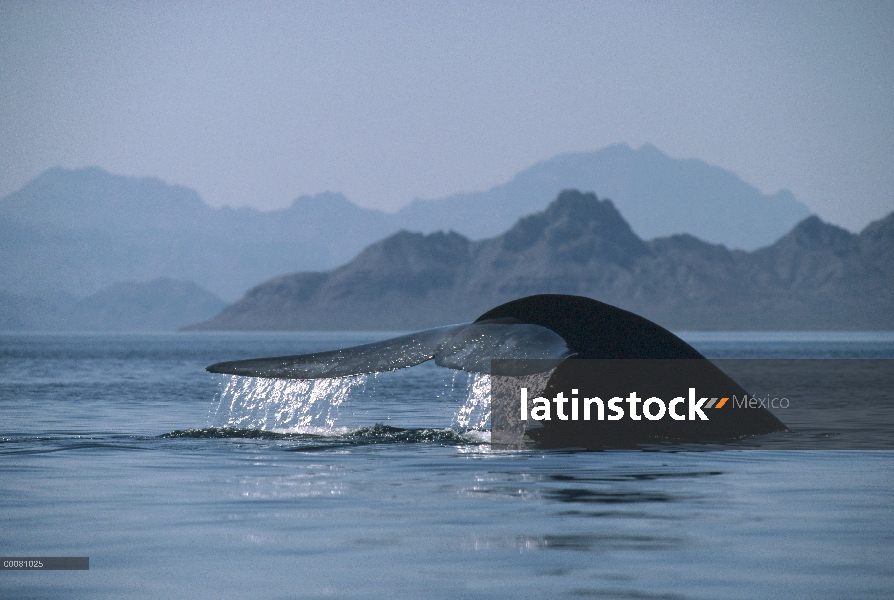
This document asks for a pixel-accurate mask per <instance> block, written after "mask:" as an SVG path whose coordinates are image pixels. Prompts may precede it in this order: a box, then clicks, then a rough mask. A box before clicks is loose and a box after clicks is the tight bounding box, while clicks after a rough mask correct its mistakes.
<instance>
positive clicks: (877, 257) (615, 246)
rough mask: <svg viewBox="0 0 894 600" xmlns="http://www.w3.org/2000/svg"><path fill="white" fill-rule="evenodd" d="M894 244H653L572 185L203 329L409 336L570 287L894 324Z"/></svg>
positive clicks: (624, 303)
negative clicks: (539, 202)
mask: <svg viewBox="0 0 894 600" xmlns="http://www.w3.org/2000/svg"><path fill="white" fill-rule="evenodd" d="M892 248H894V213H892V214H891V215H889V216H888V217H886V218H885V219H882V220H880V221H877V222H875V223H873V224H871V225H869V226H868V227H866V229H864V231H863V232H862V233H861V234H859V235H855V234H852V233H849V232H848V231H846V230H844V229H841V228H839V227H835V226H834V225H829V224H827V223H823V222H822V221H821V220H820V219H818V218H817V217H810V218H807V219H805V220H803V221H801V222H800V223H799V224H798V225H797V226H795V227H794V228H793V229H792V230H791V231H790V232H789V233H788V234H786V235H785V236H783V237H782V238H780V239H779V240H778V241H777V242H776V243H775V244H773V245H771V246H768V247H765V248H761V249H759V250H756V251H754V252H745V251H742V250H730V249H728V248H726V247H724V246H722V245H718V244H710V243H707V242H704V241H702V240H699V239H698V238H696V237H694V236H691V235H674V236H669V237H663V238H656V239H654V240H651V241H648V242H646V241H644V240H642V239H641V238H640V237H639V236H637V235H636V234H635V233H634V232H633V230H632V228H631V227H630V225H629V224H628V223H627V222H626V221H625V220H624V219H623V217H622V216H621V214H620V213H619V212H618V210H617V209H616V208H615V206H614V204H613V203H612V202H611V201H608V200H599V199H597V198H596V196H595V195H594V194H583V193H580V192H578V191H574V190H568V191H565V192H563V193H561V194H560V195H559V196H558V198H557V199H556V200H555V201H554V202H553V203H552V204H550V205H549V206H548V207H547V208H546V210H544V211H543V212H540V213H536V214H533V215H530V216H527V217H524V218H522V219H520V220H518V221H517V223H516V224H515V225H514V226H513V227H512V228H511V229H509V230H508V231H506V232H505V233H504V234H502V235H500V236H497V237H494V238H489V239H485V240H481V241H471V240H469V239H468V238H466V237H464V236H462V235H459V234H457V233H455V232H450V233H443V232H436V233H432V234H429V235H423V234H421V233H410V232H406V231H402V232H399V233H397V234H394V235H392V236H390V237H388V238H386V239H383V240H381V241H379V242H376V243H375V244H372V245H371V246H369V247H367V248H366V249H365V250H364V251H363V252H361V253H360V254H359V255H358V256H357V257H356V258H355V259H354V260H353V261H351V262H349V263H347V264H345V265H343V266H341V267H339V268H337V269H334V270H332V271H328V272H304V273H294V274H291V275H285V276H281V277H277V278H275V279H272V280H270V281H268V282H266V283H264V284H262V285H260V286H257V287H255V288H253V289H252V290H250V291H249V292H248V293H247V294H246V295H245V296H244V297H243V298H242V299H241V300H239V301H238V302H236V303H235V304H233V305H231V306H229V307H227V309H225V310H224V311H223V312H222V313H221V314H220V315H218V316H216V317H215V318H213V319H210V320H208V321H206V322H204V323H201V324H199V325H197V326H195V328H196V329H203V330H213V329H237V330H256V329H257V330H274V329H298V330H301V329H305V330H318V329H379V330H386V329H391V330H408V329H416V328H424V327H432V326H436V325H443V324H447V323H455V322H463V321H469V320H473V319H474V318H476V317H477V316H478V315H480V314H481V313H483V312H485V311H486V310H487V309H489V308H491V307H493V306H496V305H498V304H500V303H502V302H506V301H508V300H511V299H514V298H518V297H521V296H525V295H529V294H535V293H567V294H579V295H584V296H589V297H592V298H596V299H598V300H602V301H604V302H608V303H610V304H614V305H616V306H620V307H622V308H626V309H628V310H633V311H634V312H637V313H639V314H642V315H644V316H646V317H648V318H650V319H653V320H655V321H656V322H658V323H660V324H662V325H664V326H666V327H671V328H676V329H851V328H853V329H892V328H894V310H892V308H894V261H892V260H891V255H892V250H891V249H892Z"/></svg>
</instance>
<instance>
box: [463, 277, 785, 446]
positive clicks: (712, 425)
mask: <svg viewBox="0 0 894 600" xmlns="http://www.w3.org/2000/svg"><path fill="white" fill-rule="evenodd" d="M487 320H501V321H503V322H519V323H531V324H535V325H540V326H542V327H546V328H548V329H551V330H552V331H554V332H556V333H557V334H558V335H560V336H561V337H562V338H563V339H564V340H565V341H566V343H567V344H568V346H569V348H570V349H571V350H572V351H574V352H575V353H576V354H575V355H574V356H572V357H570V358H567V359H565V360H564V361H563V362H562V363H561V364H560V365H559V366H558V367H557V368H556V370H555V371H554V372H553V374H552V376H551V377H550V379H549V381H548V383H547V387H546V389H545V390H544V392H543V394H542V396H543V397H544V398H547V399H551V398H554V397H555V396H556V395H557V394H558V393H560V392H561V393H563V394H564V396H565V397H566V398H570V397H571V396H572V390H575V389H576V390H578V392H576V393H575V394H574V396H575V397H578V398H579V401H580V402H583V398H585V397H592V396H594V395H598V396H599V397H600V398H602V399H603V401H605V402H608V400H609V399H610V398H612V397H615V396H617V397H621V398H624V399H625V400H626V398H627V397H628V396H629V395H630V393H631V392H634V391H635V392H636V393H637V396H638V397H639V398H640V399H641V400H645V399H647V398H650V397H653V396H654V397H658V398H661V399H662V400H664V401H665V402H669V401H670V400H671V399H673V398H675V397H684V398H687V402H688V390H689V388H694V389H695V393H696V396H697V399H698V398H701V397H708V398H724V397H726V398H730V400H729V401H727V402H726V403H725V404H724V405H723V407H722V408H719V409H717V408H709V409H703V412H704V413H705V414H706V416H707V417H708V420H706V421H705V420H688V419H687V420H681V421H678V420H673V419H670V418H667V417H665V418H662V419H660V420H655V421H653V420H648V419H645V418H641V419H640V420H638V421H637V420H632V419H629V418H626V415H625V418H624V419H621V420H619V421H608V420H603V421H599V420H595V417H593V419H592V420H589V421H584V420H581V419H579V420H577V421H574V420H571V419H570V418H569V419H568V420H560V419H558V418H557V416H556V415H555V414H553V415H551V416H552V418H551V419H550V420H548V421H540V422H539V423H540V424H541V425H542V427H538V428H529V429H528V430H527V432H526V434H525V435H526V437H527V438H528V439H529V441H530V442H532V443H533V444H534V445H535V446H536V447H541V448H583V449H591V450H596V449H605V448H636V447H641V446H642V445H645V444H662V443H710V442H721V443H722V442H727V441H731V440H738V439H742V438H744V437H747V436H753V435H760V434H765V433H772V432H776V431H785V430H786V427H785V425H784V424H783V423H782V422H781V421H780V420H779V419H777V418H776V417H775V416H774V415H773V414H772V413H771V412H770V411H768V410H766V409H765V408H762V407H757V408H746V407H745V406H743V405H742V404H741V403H739V404H738V405H737V403H736V402H734V401H733V397H734V396H735V397H736V398H737V399H741V398H743V396H744V395H745V394H747V392H746V391H745V390H744V389H743V388H742V387H741V386H740V385H739V384H737V383H736V382H735V381H733V380H732V379H731V378H730V377H729V376H727V375H726V374H725V373H724V372H723V371H721V370H720V369H719V368H717V366H715V365H714V364H713V363H712V362H711V361H710V360H708V359H706V358H705V357H704V356H703V355H702V354H701V353H699V352H698V351H697V350H696V349H695V348H693V347H692V346H690V345H689V344H687V343H686V342H684V341H683V340H682V339H680V338H679V337H677V336H676V335H674V334H673V333H671V332H670V331H668V330H667V329H665V328H663V327H661V326H660V325H657V324H656V323H653V322H652V321H649V320H648V319H645V318H643V317H641V316H639V315H637V314H635V313H632V312H630V311H626V310H623V309H620V308H617V307H615V306H611V305H609V304H605V303H604V302H599V301H597V300H593V299H591V298H586V297H582V296H571V295H563V294H541V295H536V296H528V297H525V298H520V299H518V300H513V301H511V302H507V303H505V304H502V305H500V306H497V307H496V308H493V309H491V310H489V311H487V312H486V313H484V314H483V315H481V317H479V318H478V321H487ZM584 359H591V360H584ZM566 406H567V405H566ZM622 406H623V408H624V409H625V411H626V410H627V409H628V407H629V404H628V403H627V402H626V401H625V402H623V403H622ZM638 406H639V412H640V414H641V412H642V406H643V405H642V403H640V404H639V405H638ZM567 412H568V409H566V413H567ZM678 413H683V414H687V403H684V404H681V405H679V407H678ZM581 414H582V408H581Z"/></svg>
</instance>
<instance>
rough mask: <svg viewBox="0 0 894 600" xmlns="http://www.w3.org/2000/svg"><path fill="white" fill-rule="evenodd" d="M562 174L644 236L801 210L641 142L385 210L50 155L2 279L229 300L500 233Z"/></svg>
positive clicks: (727, 231) (8, 213) (561, 184)
mask: <svg viewBox="0 0 894 600" xmlns="http://www.w3.org/2000/svg"><path fill="white" fill-rule="evenodd" d="M566 187H581V188H584V189H599V190H606V191H605V192H603V193H606V194H607V195H609V196H610V197H612V198H613V199H614V200H615V203H616V205H617V206H619V207H620V208H621V210H622V212H624V214H629V215H631V224H632V225H633V230H634V231H636V232H637V234H638V235H639V237H641V238H649V237H651V236H653V235H667V234H671V233H680V232H688V233H691V234H694V235H698V236H700V237H702V238H704V239H708V240H714V241H722V242H724V243H726V244H727V245H729V246H740V247H744V248H755V247H758V246H760V245H762V244H764V243H766V244H769V243H771V242H772V241H774V240H775V239H776V238H778V237H779V236H780V235H782V234H783V233H785V232H786V231H788V229H790V228H791V227H792V226H793V225H794V224H795V223H796V222H797V221H798V220H800V219H801V218H803V217H804V216H806V215H807V214H808V211H807V209H806V208H805V207H804V206H803V205H800V204H799V203H797V202H795V201H794V200H793V199H792V198H791V195H790V194H787V193H786V192H780V193H778V194H776V195H774V196H765V195H762V194H760V193H759V192H758V191H757V190H755V189H754V188H753V187H751V186H749V185H748V184H746V183H744V182H742V181H741V180H740V179H739V178H738V177H736V176H735V175H733V174H731V173H729V172H727V171H723V170H722V169H719V168H717V167H712V166H709V165H707V164H706V163H703V162H701V161H681V160H676V159H671V158H669V157H667V156H665V155H664V154H662V153H661V152H659V151H658V150H657V149H655V148H653V147H651V146H644V147H643V148H641V149H639V150H632V149H630V148H629V147H627V146H624V145H618V146H611V147H609V148H605V149H603V150H599V151H596V152H590V153H577V154H567V155H562V156H559V157H556V158H554V159H551V160H549V161H544V162H542V163H538V164H537V165H535V166H533V167H531V168H530V169H527V170H526V171H523V172H522V173H520V174H519V175H517V176H516V177H515V178H513V179H512V180H511V181H510V182H508V183H506V184H504V185H502V186H497V187H495V188H493V189H491V190H489V191H487V192H480V193H472V194H459V195H456V196H451V197H449V198H444V199H441V200H427V201H421V200H420V201H416V202H413V203H412V204H411V205H409V206H407V207H405V208H404V209H402V210H401V211H398V212H397V213H393V214H391V213H385V212H382V211H378V210H369V209H364V208H360V207H358V206H356V205H354V204H352V203H351V202H349V201H348V200H347V199H346V198H345V197H344V196H342V195H341V194H337V193H324V194H318V195H316V196H302V197H300V198H298V199H296V200H295V201H294V202H293V203H292V205H291V206H289V207H288V208H284V209H280V210H276V211H272V212H262V211H258V210H255V209H252V208H240V209H232V208H220V209H215V208H211V207H210V206H208V205H207V204H205V203H204V202H203V201H202V199H201V198H200V197H199V196H198V194H197V193H196V192H194V191H193V190H190V189H188V188H185V187H182V186H173V185H168V184H166V183H164V182H162V181H160V180H157V179H152V178H132V177H122V176H117V175H111V174H109V173H106V172H105V171H103V170H101V169H99V168H95V167H94V168H86V169H78V170H67V169H62V168H55V169H51V170H49V171H47V172H45V173H43V174H42V175H40V176H39V177H37V178H36V179H35V180H33V181H31V182H30V183H28V184H27V185H26V186H24V187H23V188H22V189H21V190H19V191H17V192H15V193H13V194H10V195H9V196H7V197H6V198H3V199H0V291H2V292H6V293H11V294H17V295H30V296H41V297H52V296H54V295H58V294H60V293H61V294H70V295H73V296H75V297H79V298H80V297H85V296H87V295H90V294H94V293H96V292H97V291H98V290H100V289H102V288H104V287H107V286H109V285H112V284H114V283H116V282H120V281H132V280H137V281H148V280H151V279H155V278H158V277H168V278H174V279H182V280H190V281H194V282H196V283H197V284H198V285H199V286H201V287H203V288H205V289H207V290H210V291H211V292H213V293H214V294H216V295H218V296H220V297H222V298H224V299H227V300H235V299H237V298H239V297H240V296H241V295H242V294H243V293H244V292H245V290H247V289H248V288H250V287H251V286H254V285H257V284H258V283H260V282H262V281H265V280H267V279H269V278H271V277H274V276H276V275H279V274H282V273H288V272H294V271H299V270H308V271H309V270H317V271H319V270H324V269H330V268H333V267H335V266H337V265H339V264H343V263H345V262H347V261H349V260H351V258H353V257H354V256H356V254H357V253H358V252H360V251H361V250H362V249H363V248H364V247H366V246H368V245H369V244H371V243H373V242H374V241H376V240H379V239H382V238H383V237H385V236H387V235H389V234H391V233H394V232H396V231H398V230H400V229H408V230H413V231H422V232H431V231H435V230H442V229H443V230H450V229H453V230H455V231H457V232H459V233H461V234H463V235H465V236H466V237H470V238H472V239H477V238H486V237H492V236H495V235H498V234H499V233H501V232H503V231H505V230H506V229H508V228H509V227H510V226H511V225H512V224H513V223H514V222H515V221H516V220H517V219H518V218H519V217H521V216H522V215H525V214H530V213H533V212H535V211H538V210H542V209H543V208H545V207H546V206H547V204H548V203H549V201H550V200H551V199H552V198H555V196H556V194H557V193H558V192H559V191H560V190H561V189H564V188H566Z"/></svg>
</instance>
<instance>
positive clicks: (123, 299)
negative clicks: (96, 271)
mask: <svg viewBox="0 0 894 600" xmlns="http://www.w3.org/2000/svg"><path fill="white" fill-rule="evenodd" d="M225 306H226V303H225V302H224V301H223V300H221V299H220V298H218V297H217V296H215V295H213V294H211V293H210V292H208V291H207V290H204V289H202V288H200V287H199V286H197V285H196V284H194V283H193V282H191V281H177V280H173V279H164V278H161V279H155V280H153V281H150V282H148V283H134V282H122V283H116V284H114V285H112V286H109V287H107V288H105V289H102V290H100V291H99V292H97V293H96V294H93V295H92V296H88V297H87V298H84V299H82V300H76V299H75V298H73V297H71V296H63V295H57V296H55V297H46V296H44V297H33V296H17V295H14V294H4V293H0V330H19V331H29V330H38V331H176V330H177V329H179V328H181V327H183V326H184V325H188V324H190V323H195V322H196V321H201V320H203V319H207V318H209V317H212V316H214V315H216V314H217V313H219V312H220V311H221V310H222V309H223V308H224V307H225Z"/></svg>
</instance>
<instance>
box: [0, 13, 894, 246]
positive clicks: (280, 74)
mask: <svg viewBox="0 0 894 600" xmlns="http://www.w3.org/2000/svg"><path fill="white" fill-rule="evenodd" d="M0 106H2V110H0V196H5V195H7V194H9V193H11V192H13V191H15V190H16V189H18V188H20V187H21V186H22V185H24V184H25V183H26V182H27V181H29V180H30V179H32V178H34V177H36V176H37V175H39V174H40V173H41V172H43V171H45V170H46V169H48V168H52V167H54V166H60V165H61V166H64V167H68V168H78V167H84V166H92V165H95V166H99V167H102V168H104V169H106V170H108V171H111V172H113V173H117V174H122V175H131V176H141V177H142V176H152V177H158V178H161V179H163V180H164V181H167V182H169V183H173V184H179V185H184V186H187V187H190V188H193V189H195V190H197V191H198V192H199V194H200V195H201V196H202V198H203V199H204V200H205V201H206V202H208V203H209V204H211V205H212V206H222V205H230V206H245V205H250V206H255V207H258V208H262V209H273V208H278V207H283V206H287V205H289V204H290V203H291V202H292V200H294V199H295V198H296V197H298V196H300V195H303V194H316V193H319V192H323V191H327V190H331V191H337V192H342V193H344V194H345V195H346V196H347V197H348V198H349V199H350V200H352V201H353V202H354V203H356V204H358V205H361V206H366V207H375V208H380V209H384V210H396V209H398V208H400V207H401V206H403V205H406V204H408V203H409V202H410V201H412V200H413V199H414V198H437V197H442V196H446V195H449V194H453V193H457V192H471V191H479V190H486V189H489V188H491V187H493V186H495V185H499V184H502V183H505V182H506V181H508V180H509V179H511V178H512V177H513V176H514V175H515V174H516V173H518V172H519V171H521V170H523V169H525V168H527V167H529V166H531V165H532V164H534V163H536V162H538V161H541V160H546V159H548V158H551V157H553V156H555V155H557V154H561V153H565V152H577V151H589V150H597V149H600V148H603V147H605V146H608V145H610V144H615V143H626V144H629V145H630V146H632V147H634V148H638V147H640V146H641V145H643V144H645V143H649V144H653V145H655V146H656V147H657V148H659V149H660V150H662V151H663V152H665V153H667V154H669V155H670V156H673V157H676V158H698V159H701V160H704V161H706V162H708V163H711V164H714V165H717V166H720V167H723V168H725V169H728V170H730V171H733V172H734V173H736V174H737V175H739V176H740V177H742V178H743V179H744V180H745V181H747V182H748V183H750V184H752V185H754V186H756V187H757V188H758V189H760V190H761V191H762V192H765V193H775V192H776V191H778V190H779V189H788V190H791V191H792V192H793V193H794V194H795V197H796V198H797V199H798V200H800V201H802V202H804V203H805V204H806V205H807V206H808V207H810V208H811V209H812V210H813V211H814V212H816V213H817V214H818V215H819V216H820V217H822V218H823V219H825V220H827V221H829V222H832V223H836V224H838V225H841V226H844V227H847V228H849V229H851V230H859V229H860V228H862V227H863V226H865V225H866V224H867V223H868V222H870V221H871V220H873V219H878V218H880V217H882V216H884V215H886V214H888V213H889V212H891V211H892V210H894V2H890V1H889V2H873V1H871V0H865V1H861V2H840V3H839V2H817V1H813V2H784V1H780V0H777V1H772V2H761V1H755V2H699V1H695V0H690V1H685V2H647V1H643V2H571V1H561V0H556V1H550V2H523V1H513V2H499V1H488V2H449V1H444V2H409V1H408V2H384V1H381V0H380V1H376V2H336V1H327V2H248V1H245V2H243V1H240V2H235V1H233V2H207V3H204V2H199V1H190V2H179V1H177V2H174V1H170V2H163V1H159V2H127V1H116V2H88V3H84V2H76V1H71V2H40V1H26V2H16V1H10V0H4V1H3V2H2V3H0ZM592 191H595V192H596V193H597V194H599V190H592Z"/></svg>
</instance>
